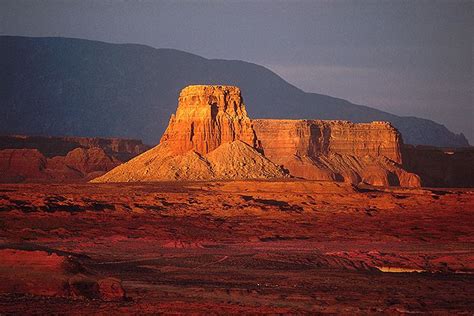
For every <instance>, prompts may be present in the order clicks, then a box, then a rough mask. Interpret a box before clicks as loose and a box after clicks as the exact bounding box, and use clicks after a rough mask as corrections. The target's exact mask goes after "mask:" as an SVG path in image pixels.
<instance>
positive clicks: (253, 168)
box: [93, 85, 286, 182]
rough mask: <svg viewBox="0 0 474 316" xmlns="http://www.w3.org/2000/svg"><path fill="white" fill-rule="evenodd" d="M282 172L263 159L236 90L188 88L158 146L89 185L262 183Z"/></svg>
mask: <svg viewBox="0 0 474 316" xmlns="http://www.w3.org/2000/svg"><path fill="white" fill-rule="evenodd" d="M285 175H286V174H285V172H284V170H283V169H282V168H281V167H280V166H278V165H276V164H275V163H273V162H272V161H270V160H269V159H267V158H266V157H264V156H263V155H262V154H261V153H260V152H259V148H258V147H257V141H256V137H255V132H254V130H253V128H252V123H251V121H250V118H249V117H248V115H247V111H246V110H245V105H244V103H243V100H242V96H241V92H240V89H239V88H237V87H232V86H200V85H199V86H189V87H187V88H185V89H183V90H182V91H181V94H180V97H179V101H178V109H177V111H176V114H175V115H172V116H171V119H170V123H169V126H168V128H167V129H166V131H165V133H164V134H163V137H162V138H161V141H160V144H159V145H158V146H156V147H155V148H152V149H151V150H149V151H147V152H145V153H143V154H141V155H140V156H138V157H136V158H134V159H132V160H130V161H129V162H128V163H125V164H123V165H121V166H119V167H117V168H115V169H114V170H112V171H110V172H108V173H107V174H105V175H104V176H102V177H99V178H97V179H94V180H93V182H129V181H159V180H210V179H265V178H276V177H284V176H285Z"/></svg>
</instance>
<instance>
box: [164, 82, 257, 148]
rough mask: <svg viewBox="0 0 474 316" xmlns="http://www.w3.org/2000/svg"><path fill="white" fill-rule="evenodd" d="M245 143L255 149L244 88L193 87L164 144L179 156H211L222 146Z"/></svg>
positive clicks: (185, 92) (182, 98)
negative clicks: (238, 141) (210, 153)
mask: <svg viewBox="0 0 474 316" xmlns="http://www.w3.org/2000/svg"><path fill="white" fill-rule="evenodd" d="M235 140H241V141H243V142H245V143H247V144H248V145H250V146H252V147H254V146H255V144H256V138H255V132H254V131H253V129H252V123H251V121H250V118H249V117H248V115H247V111H246V109H245V104H244V103H243V100H242V96H241V92H240V89H239V88H237V87H233V86H203V85H197V86H189V87H186V88H184V89H183V90H182V91H181V93H180V95H179V100H178V109H177V110H176V114H173V115H172V116H171V119H170V122H169V125H168V128H167V129H166V131H165V133H164V134H163V137H162V139H161V142H162V143H163V142H166V143H167V144H168V145H169V149H170V150H172V151H174V152H175V153H177V154H180V153H185V152H187V151H189V150H194V151H195V152H196V153H199V154H207V153H209V152H211V151H213V150H214V149H216V148H217V147H219V146H220V145H222V144H225V143H230V142H233V141H235Z"/></svg>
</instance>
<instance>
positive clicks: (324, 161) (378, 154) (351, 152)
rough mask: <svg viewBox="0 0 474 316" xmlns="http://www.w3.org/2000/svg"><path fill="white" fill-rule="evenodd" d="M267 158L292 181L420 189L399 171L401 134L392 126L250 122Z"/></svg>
mask: <svg viewBox="0 0 474 316" xmlns="http://www.w3.org/2000/svg"><path fill="white" fill-rule="evenodd" d="M252 123H253V128H254V130H255V133H256V136H257V139H258V143H259V146H260V147H261V148H262V149H263V152H264V155H265V157H267V158H268V159H270V160H271V161H273V162H274V163H277V164H279V165H283V166H284V168H286V169H287V170H288V171H289V172H290V174H291V175H293V176H297V177H302V178H306V179H313V180H336V181H345V182H350V183H353V184H357V183H359V182H365V183H368V184H373V185H382V186H388V185H396V186H398V185H401V186H410V187H413V186H414V187H417V186H420V179H419V177H418V176H417V175H415V174H412V173H409V172H407V171H405V170H404V169H403V168H402V167H401V162H402V158H401V153H400V147H401V145H402V140H401V136H400V133H399V132H398V131H397V130H396V129H395V128H394V127H393V126H392V125H391V124H390V123H388V122H372V123H351V122H349V121H322V120H267V119H258V120H252Z"/></svg>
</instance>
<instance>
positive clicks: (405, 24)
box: [0, 0, 474, 144]
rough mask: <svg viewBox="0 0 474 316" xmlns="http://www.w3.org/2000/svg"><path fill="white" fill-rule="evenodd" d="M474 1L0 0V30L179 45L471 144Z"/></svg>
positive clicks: (473, 133)
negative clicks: (427, 123) (434, 125)
mask: <svg viewBox="0 0 474 316" xmlns="http://www.w3.org/2000/svg"><path fill="white" fill-rule="evenodd" d="M473 6H474V1H470V0H469V1H468V0H466V1H457V0H446V1H436V0H429V1H428V0H427V1H424V0H418V1H415V0H412V1H396V0H392V1H384V0H373V1H368V0H367V1H365V0H361V1H355V0H354V1H349V0H347V1H337V0H334V1H329V0H320V1H318V0H308V1H178V0H176V1H158V0H157V1H151V0H141V1H140V0H137V1H131V0H95V1H92V0H77V1H73V0H42V1H40V0H37V1H34V0H0V34H3V35H25V36H64V37H78V38H86V39H93V40H102V41H107V42H113V43H140V44H146V45H150V46H153V47H157V48H163V47H168V48H176V49H181V50H185V51H188V52H191V53H195V54H198V55H201V56H203V57H207V58H223V59H240V60H245V61H250V62H255V63H258V64H261V65H264V66H267V67H268V68H270V69H272V70H273V71H275V72H276V73H278V74H279V75H281V76H282V77H283V78H284V79H286V80H287V81H289V82H290V83H293V84H295V85H296V86H298V87H300V88H302V89H303V90H305V91H308V92H318V93H323V94H329V95H332V96H337V97H341V98H345V99H348V100H350V101H352V102H355V103H360V104H366V105H369V106H372V107H375V108H379V109H382V110H386V111H389V112H392V113H395V114H401V115H414V116H420V117H425V118H430V119H433V120H435V121H437V122H440V123H443V124H445V125H446V126H447V127H448V128H450V129H451V130H453V131H455V132H463V133H464V134H465V135H466V137H468V138H469V140H470V142H471V144H472V143H474V103H473V99H474V96H473V94H474V92H473V86H474V82H473V77H474V75H473V62H474V60H473V59H474V57H473V36H474V35H473V34H474V20H473V19H474V17H473V16H474V12H473Z"/></svg>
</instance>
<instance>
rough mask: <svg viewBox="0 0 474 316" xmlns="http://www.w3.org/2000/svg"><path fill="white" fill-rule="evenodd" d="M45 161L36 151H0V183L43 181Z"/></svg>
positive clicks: (45, 176)
mask: <svg viewBox="0 0 474 316" xmlns="http://www.w3.org/2000/svg"><path fill="white" fill-rule="evenodd" d="M46 164H47V159H46V157H45V156H43V154H41V153H40V152H39V151H38V150H37V149H4V150H0V181H1V182H18V181H23V180H25V179H27V178H31V177H34V178H38V179H45V178H47V175H46V174H45V173H44V170H45V169H46Z"/></svg>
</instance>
